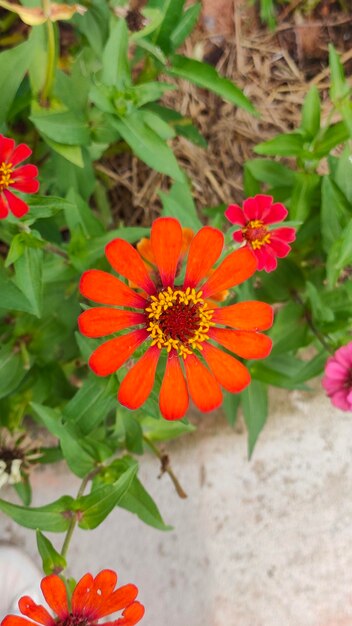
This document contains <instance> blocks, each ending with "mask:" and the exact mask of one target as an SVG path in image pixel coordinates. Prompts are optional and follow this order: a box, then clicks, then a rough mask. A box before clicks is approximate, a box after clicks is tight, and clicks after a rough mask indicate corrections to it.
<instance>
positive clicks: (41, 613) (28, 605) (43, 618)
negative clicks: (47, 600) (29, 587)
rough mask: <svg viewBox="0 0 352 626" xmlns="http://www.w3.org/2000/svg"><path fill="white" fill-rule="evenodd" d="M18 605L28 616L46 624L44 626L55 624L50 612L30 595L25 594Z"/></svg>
mask: <svg viewBox="0 0 352 626" xmlns="http://www.w3.org/2000/svg"><path fill="white" fill-rule="evenodd" d="M18 606H19V609H20V611H21V613H23V615H26V617H30V619H32V620H34V621H35V622H38V624H44V626H54V624H55V621H54V620H53V618H52V617H51V615H50V613H48V611H47V610H46V609H45V608H44V607H43V606H40V605H38V604H36V603H35V602H33V600H32V598H30V597H29V596H23V597H22V598H20V599H19V601H18Z"/></svg>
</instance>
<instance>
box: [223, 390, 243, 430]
mask: <svg viewBox="0 0 352 626" xmlns="http://www.w3.org/2000/svg"><path fill="white" fill-rule="evenodd" d="M240 403H241V396H240V395H239V394H238V393H228V392H226V391H225V393H224V402H223V405H222V406H223V409H224V413H225V416H226V419H227V421H228V423H229V424H230V426H234V425H235V423H236V420H237V416H238V408H239V406H240Z"/></svg>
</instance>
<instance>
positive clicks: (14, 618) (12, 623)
mask: <svg viewBox="0 0 352 626" xmlns="http://www.w3.org/2000/svg"><path fill="white" fill-rule="evenodd" d="M1 626H34V622H31V621H30V620H29V619H26V618H25V617H21V616H20V615H6V617H4V619H3V620H2V622H1Z"/></svg>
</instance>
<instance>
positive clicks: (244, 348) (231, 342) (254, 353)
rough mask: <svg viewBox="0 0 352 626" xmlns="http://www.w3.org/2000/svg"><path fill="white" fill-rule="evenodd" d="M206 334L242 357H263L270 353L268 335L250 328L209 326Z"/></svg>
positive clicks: (270, 344) (270, 346)
mask: <svg viewBox="0 0 352 626" xmlns="http://www.w3.org/2000/svg"><path fill="white" fill-rule="evenodd" d="M208 335H209V337H211V339H214V341H217V342H218V343H220V344H221V345H222V346H224V348H226V349H227V350H230V351H231V352H234V353H235V354H238V356H241V357H242V358H243V359H263V358H265V357H267V356H268V355H269V354H270V351H271V348H272V340H271V339H270V337H267V335H263V334H262V333H256V332H253V331H250V330H228V329H227V328H210V329H209V331H208Z"/></svg>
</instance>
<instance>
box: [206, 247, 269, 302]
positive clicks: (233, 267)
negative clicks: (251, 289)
mask: <svg viewBox="0 0 352 626" xmlns="http://www.w3.org/2000/svg"><path fill="white" fill-rule="evenodd" d="M256 269H257V261H256V258H255V256H254V255H253V254H252V252H251V251H250V250H248V248H247V247H245V248H240V249H239V250H234V251H233V252H231V253H230V254H229V255H228V256H227V257H226V258H225V259H224V260H223V262H222V263H221V264H220V265H219V267H218V268H217V269H216V270H215V271H214V273H213V274H212V275H211V276H210V278H208V280H207V282H206V283H205V285H203V286H202V293H203V298H210V297H211V296H212V295H213V294H216V293H219V292H220V291H225V289H229V287H234V286H235V285H238V284H239V283H243V281H245V280H247V278H250V276H252V275H253V274H254V272H255V270H256Z"/></svg>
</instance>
